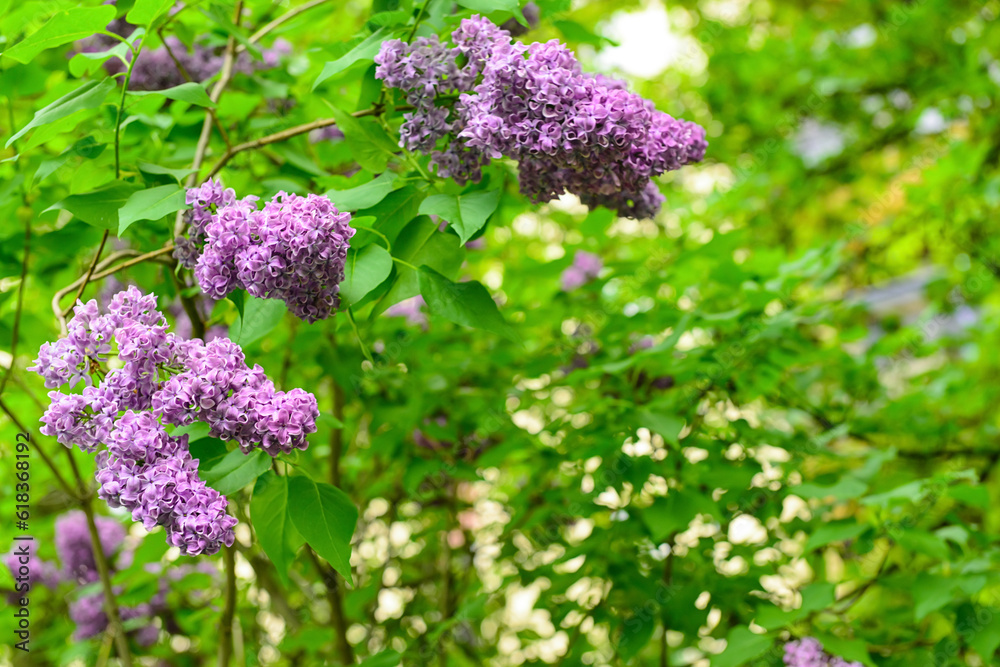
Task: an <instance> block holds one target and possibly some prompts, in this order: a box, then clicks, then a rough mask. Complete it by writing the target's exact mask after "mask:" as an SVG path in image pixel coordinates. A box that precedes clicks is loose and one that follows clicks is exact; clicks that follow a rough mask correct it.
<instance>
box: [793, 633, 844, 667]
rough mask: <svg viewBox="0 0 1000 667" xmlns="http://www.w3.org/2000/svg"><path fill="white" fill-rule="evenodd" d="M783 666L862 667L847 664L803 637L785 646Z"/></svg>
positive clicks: (811, 639) (819, 645)
mask: <svg viewBox="0 0 1000 667" xmlns="http://www.w3.org/2000/svg"><path fill="white" fill-rule="evenodd" d="M785 665H787V666H788V667H862V665H861V663H860V662H848V661H846V660H844V659H843V658H838V657H836V656H832V655H830V654H828V653H826V652H825V651H823V645H822V644H820V643H819V641H817V640H816V639H813V638H812V637H803V638H802V639H799V640H797V641H792V642H788V643H787V644H785Z"/></svg>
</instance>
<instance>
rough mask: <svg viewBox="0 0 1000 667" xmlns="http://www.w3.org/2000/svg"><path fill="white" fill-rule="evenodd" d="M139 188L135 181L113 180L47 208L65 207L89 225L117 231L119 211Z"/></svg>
mask: <svg viewBox="0 0 1000 667" xmlns="http://www.w3.org/2000/svg"><path fill="white" fill-rule="evenodd" d="M137 190H139V186H138V185H136V184H135V183H127V182H125V181H113V182H111V183H110V184H108V185H105V186H102V187H100V188H98V189H97V190H92V191H91V192H85V193H83V194H80V195H70V196H69V197H66V198H65V199H63V200H62V201H61V202H58V203H57V204H53V205H52V206H50V207H49V208H48V209H46V210H50V211H51V210H52V209H56V208H61V209H65V210H67V211H69V212H70V213H72V214H73V215H75V216H76V217H78V218H80V219H81V220H83V221H84V222H86V223H87V224H88V225H93V226H95V227H100V228H101V229H108V230H111V231H117V230H118V211H119V209H121V207H122V206H124V205H125V202H127V201H128V200H129V198H130V197H131V196H132V195H133V193H135V192H136V191H137Z"/></svg>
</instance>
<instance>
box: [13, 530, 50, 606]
mask: <svg viewBox="0 0 1000 667" xmlns="http://www.w3.org/2000/svg"><path fill="white" fill-rule="evenodd" d="M27 549H28V555H27V556H22V555H19V554H18V553H16V551H17V550H16V549H15V551H12V552H11V553H9V554H7V555H6V556H4V564H5V565H6V566H7V569H8V570H10V574H11V576H12V577H14V578H15V580H17V578H18V577H25V578H24V579H21V580H18V583H25V584H27V585H28V591H30V590H31V589H32V588H33V587H35V586H38V585H42V586H45V587H46V588H55V587H56V586H57V585H58V584H59V568H58V567H56V565H55V563H50V562H49V561H46V560H42V559H41V558H39V557H38V555H37V554H36V553H35V552H34V543H28V544H27ZM22 558H24V559H25V560H26V561H27V562H21V559H22ZM21 568H24V570H22V569H21ZM14 595H15V596H17V597H19V595H17V594H16V593H15V594H14Z"/></svg>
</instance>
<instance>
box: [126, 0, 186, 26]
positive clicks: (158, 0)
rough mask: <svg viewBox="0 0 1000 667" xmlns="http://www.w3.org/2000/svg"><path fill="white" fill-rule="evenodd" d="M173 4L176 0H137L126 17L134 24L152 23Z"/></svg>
mask: <svg viewBox="0 0 1000 667" xmlns="http://www.w3.org/2000/svg"><path fill="white" fill-rule="evenodd" d="M173 6H174V0H135V5H133V6H132V9H130V10H129V12H128V14H127V15H126V16H125V18H126V19H128V22H129V23H131V24H132V25H152V23H153V21H155V20H156V19H158V18H159V17H160V16H163V15H164V14H166V13H167V10H169V9H170V8H171V7H173Z"/></svg>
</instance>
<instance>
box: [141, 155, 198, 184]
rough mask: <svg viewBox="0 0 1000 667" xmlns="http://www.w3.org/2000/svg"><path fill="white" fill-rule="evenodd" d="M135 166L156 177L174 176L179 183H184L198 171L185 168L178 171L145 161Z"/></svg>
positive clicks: (179, 168)
mask: <svg viewBox="0 0 1000 667" xmlns="http://www.w3.org/2000/svg"><path fill="white" fill-rule="evenodd" d="M135 166H136V167H138V168H139V171H141V172H143V173H145V174H154V175H156V176H173V177H174V178H176V179H177V182H178V183H180V182H182V181H183V180H184V179H185V178H187V177H188V176H190V175H191V174H193V173H194V172H195V171H197V169H190V168H184V167H178V168H176V169H174V168H171V167H162V166H160V165H158V164H153V163H152V162H145V161H143V160H137V161H136V163H135Z"/></svg>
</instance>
